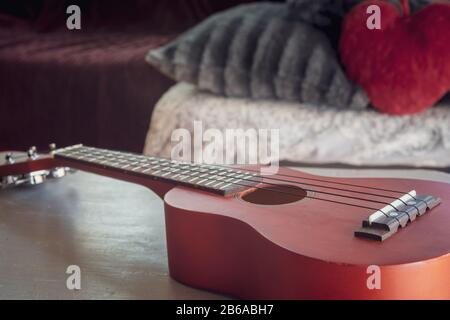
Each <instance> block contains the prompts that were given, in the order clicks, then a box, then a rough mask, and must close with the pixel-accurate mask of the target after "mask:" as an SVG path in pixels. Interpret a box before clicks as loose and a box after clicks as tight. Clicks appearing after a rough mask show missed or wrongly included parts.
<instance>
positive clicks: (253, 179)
mask: <svg viewBox="0 0 450 320" xmlns="http://www.w3.org/2000/svg"><path fill="white" fill-rule="evenodd" d="M54 156H55V157H56V158H62V159H65V160H68V161H74V162H82V163H85V164H88V165H92V166H95V167H101V168H105V169H111V170H112V171H119V172H121V173H124V174H130V175H139V176H142V177H147V178H149V179H158V180H164V181H166V182H169V183H173V184H180V185H184V186H190V187H195V188H199V189H201V190H205V191H210V192H214V193H218V194H222V195H226V194H229V193H236V192H239V191H242V190H245V189H248V188H250V187H252V186H253V185H257V184H258V183H260V179H259V178H258V176H257V175H256V174H255V173H251V172H244V171H242V170H238V169H233V168H229V167H220V166H214V165H209V164H197V163H189V162H183V161H176V160H169V159H162V158H156V157H150V156H145V155H137V154H132V153H125V152H119V151H110V150H104V149H98V148H93V147H85V146H81V145H77V146H72V147H68V148H63V149H59V150H56V151H55V152H54Z"/></svg>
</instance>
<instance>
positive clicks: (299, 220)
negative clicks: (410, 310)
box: [0, 145, 450, 299]
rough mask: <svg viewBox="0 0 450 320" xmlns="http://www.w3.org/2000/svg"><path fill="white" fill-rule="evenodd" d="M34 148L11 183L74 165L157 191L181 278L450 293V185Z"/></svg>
mask: <svg viewBox="0 0 450 320" xmlns="http://www.w3.org/2000/svg"><path fill="white" fill-rule="evenodd" d="M29 156H30V157H29V158H28V159H26V160H24V161H18V160H17V159H16V160H14V159H13V158H12V157H8V158H7V161H6V162H5V163H4V164H2V165H0V177H2V179H3V182H4V184H6V183H7V182H8V181H9V182H10V183H13V182H14V181H16V182H17V181H20V179H21V178H24V177H28V180H27V181H30V177H32V176H33V173H36V172H47V173H48V172H53V173H55V172H56V173H58V172H60V171H61V168H65V167H71V168H76V169H80V170H85V171H89V172H93V173H97V174H101V175H105V176H109V177H114V178H118V179H123V180H127V181H131V182H135V183H138V184H142V185H144V186H147V187H149V188H150V189H152V190H153V191H154V192H156V193H157V194H158V195H159V196H160V197H161V198H163V199H164V204H165V218H166V234H167V248H168V257H169V269H170V275H171V276H172V277H173V278H174V279H176V280H178V281H180V282H182V283H184V284H187V285H190V286H193V287H196V288H202V289H206V290H212V291H218V292H222V293H226V294H229V295H232V296H235V297H238V298H245V299H450V185H448V184H445V183H438V182H431V181H423V180H405V179H373V178H370V179H361V178H358V179H343V178H327V177H320V176H313V175H309V174H306V173H302V172H298V171H294V170H289V169H283V168H282V169H280V171H279V173H278V174H276V175H273V176H261V175H259V170H258V168H255V167H248V168H230V167H225V166H215V165H200V164H191V163H184V162H178V161H171V160H167V159H161V158H155V157H148V156H143V155H136V154H130V153H123V152H117V151H109V150H104V149H97V148H91V147H85V146H82V145H76V146H71V147H67V148H63V149H58V150H53V151H52V152H51V154H50V155H47V156H37V155H36V154H35V153H34V151H33V150H32V151H31V152H30V155H29ZM46 170H49V171H46ZM30 174H31V175H30ZM35 176H36V175H35ZM35 176H34V177H35ZM42 176H45V175H41V177H42ZM35 182H39V179H38V181H35ZM411 190H413V191H411ZM414 190H417V192H416V191H414Z"/></svg>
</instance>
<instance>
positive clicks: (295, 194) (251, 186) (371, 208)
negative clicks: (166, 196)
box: [160, 165, 397, 211]
mask: <svg viewBox="0 0 450 320" xmlns="http://www.w3.org/2000/svg"><path fill="white" fill-rule="evenodd" d="M162 167H163V168H164V165H163V166H162ZM166 168H167V169H168V170H164V169H160V170H161V171H167V172H172V171H171V170H170V169H173V167H169V166H166ZM188 171H194V172H200V171H196V170H188ZM194 174H195V173H193V174H190V175H187V176H189V177H192V176H193V175H194ZM221 176H222V177H229V176H223V175H221ZM233 178H234V177H233ZM168 179H169V178H168ZM204 179H206V180H212V181H217V182H224V181H223V180H220V179H215V178H211V177H205V178H204ZM240 180H247V181H248V179H240ZM250 181H253V182H261V181H254V180H250ZM227 183H229V184H231V185H239V186H243V187H246V188H250V189H252V188H254V189H258V190H263V191H270V192H274V193H281V194H286V195H290V196H295V197H298V194H297V193H292V192H286V191H282V190H276V189H269V188H263V187H257V186H255V185H252V184H242V183H237V182H227ZM261 183H264V182H261ZM274 185H275V186H279V185H278V184H274ZM283 186H285V185H283ZM294 188H295V187H294ZM299 189H300V188H299ZM302 189H303V188H302ZM302 189H300V190H302ZM303 190H305V191H310V192H316V193H321V192H320V191H315V190H308V189H303ZM337 196H339V197H346V196H341V195H337ZM303 197H304V198H308V199H313V200H320V201H326V202H331V203H336V204H341V205H346V206H351V207H357V208H362V209H368V210H373V211H377V210H378V209H377V208H373V207H367V206H363V205H357V204H353V203H349V202H342V201H337V200H331V199H324V198H318V197H313V196H310V195H308V194H306V195H305V196H303ZM355 199H357V200H361V199H358V198H355ZM367 201H370V200H367ZM394 209H396V208H395V207H394ZM396 210H397V209H396Z"/></svg>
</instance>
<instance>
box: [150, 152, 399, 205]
mask: <svg viewBox="0 0 450 320" xmlns="http://www.w3.org/2000/svg"><path fill="white" fill-rule="evenodd" d="M154 159H155V160H156V161H158V158H154ZM160 159H163V158H160ZM164 160H166V161H168V162H170V163H172V165H173V164H178V163H179V164H180V165H184V166H187V167H191V168H192V167H195V166H197V167H198V168H200V167H202V166H203V167H204V168H205V169H207V170H210V168H209V167H206V166H209V165H203V164H194V163H189V162H179V161H174V160H170V159H164ZM162 167H167V168H171V166H170V165H166V166H164V165H162ZM220 167H221V168H227V169H233V170H239V169H236V168H232V167H227V166H220ZM184 169H185V168H184ZM169 171H170V169H169ZM189 171H191V172H202V171H199V170H191V169H189ZM239 171H243V172H245V171H247V170H245V169H244V170H239ZM253 172H255V171H253ZM203 173H204V172H203ZM189 176H192V175H189ZM220 176H222V177H228V178H232V176H230V175H220ZM254 177H255V178H261V180H264V179H266V180H267V179H269V180H276V181H280V182H286V183H290V184H296V185H310V186H316V187H321V188H325V189H334V190H339V191H344V192H353V193H361V194H365V195H372V196H377V197H381V198H383V197H384V198H390V199H397V198H395V197H390V196H383V195H378V194H373V193H366V192H358V191H353V190H347V189H340V188H334V187H327V186H320V185H314V184H308V183H303V182H298V181H292V180H284V179H276V178H270V177H263V176H259V175H255V176H254ZM241 180H246V181H249V182H258V183H264V184H267V185H272V186H278V185H279V184H276V183H270V182H267V181H259V180H252V179H245V178H242V179H241ZM218 181H219V180H218ZM284 186H286V187H288V188H291V189H296V188H297V187H295V186H292V185H284ZM302 189H304V190H306V191H310V192H316V193H322V194H326V195H331V196H337V197H342V198H349V199H354V200H359V201H368V202H373V203H380V204H383V205H385V206H390V207H392V208H393V209H394V210H395V211H397V208H396V207H395V206H393V205H392V204H391V203H389V202H385V201H377V200H371V199H366V198H359V197H354V196H348V195H342V194H338V193H331V192H326V191H318V190H314V189H307V188H304V187H302ZM400 201H402V200H401V199H400ZM402 202H403V203H404V201H402ZM404 204H406V203H404Z"/></svg>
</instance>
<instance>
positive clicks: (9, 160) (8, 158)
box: [5, 152, 14, 164]
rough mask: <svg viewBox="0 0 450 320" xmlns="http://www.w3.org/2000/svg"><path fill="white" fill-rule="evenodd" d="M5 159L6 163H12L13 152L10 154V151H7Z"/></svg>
mask: <svg viewBox="0 0 450 320" xmlns="http://www.w3.org/2000/svg"><path fill="white" fill-rule="evenodd" d="M5 160H6V163H8V164H13V163H14V157H13V154H12V153H11V152H8V153H7V154H6V155H5Z"/></svg>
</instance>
